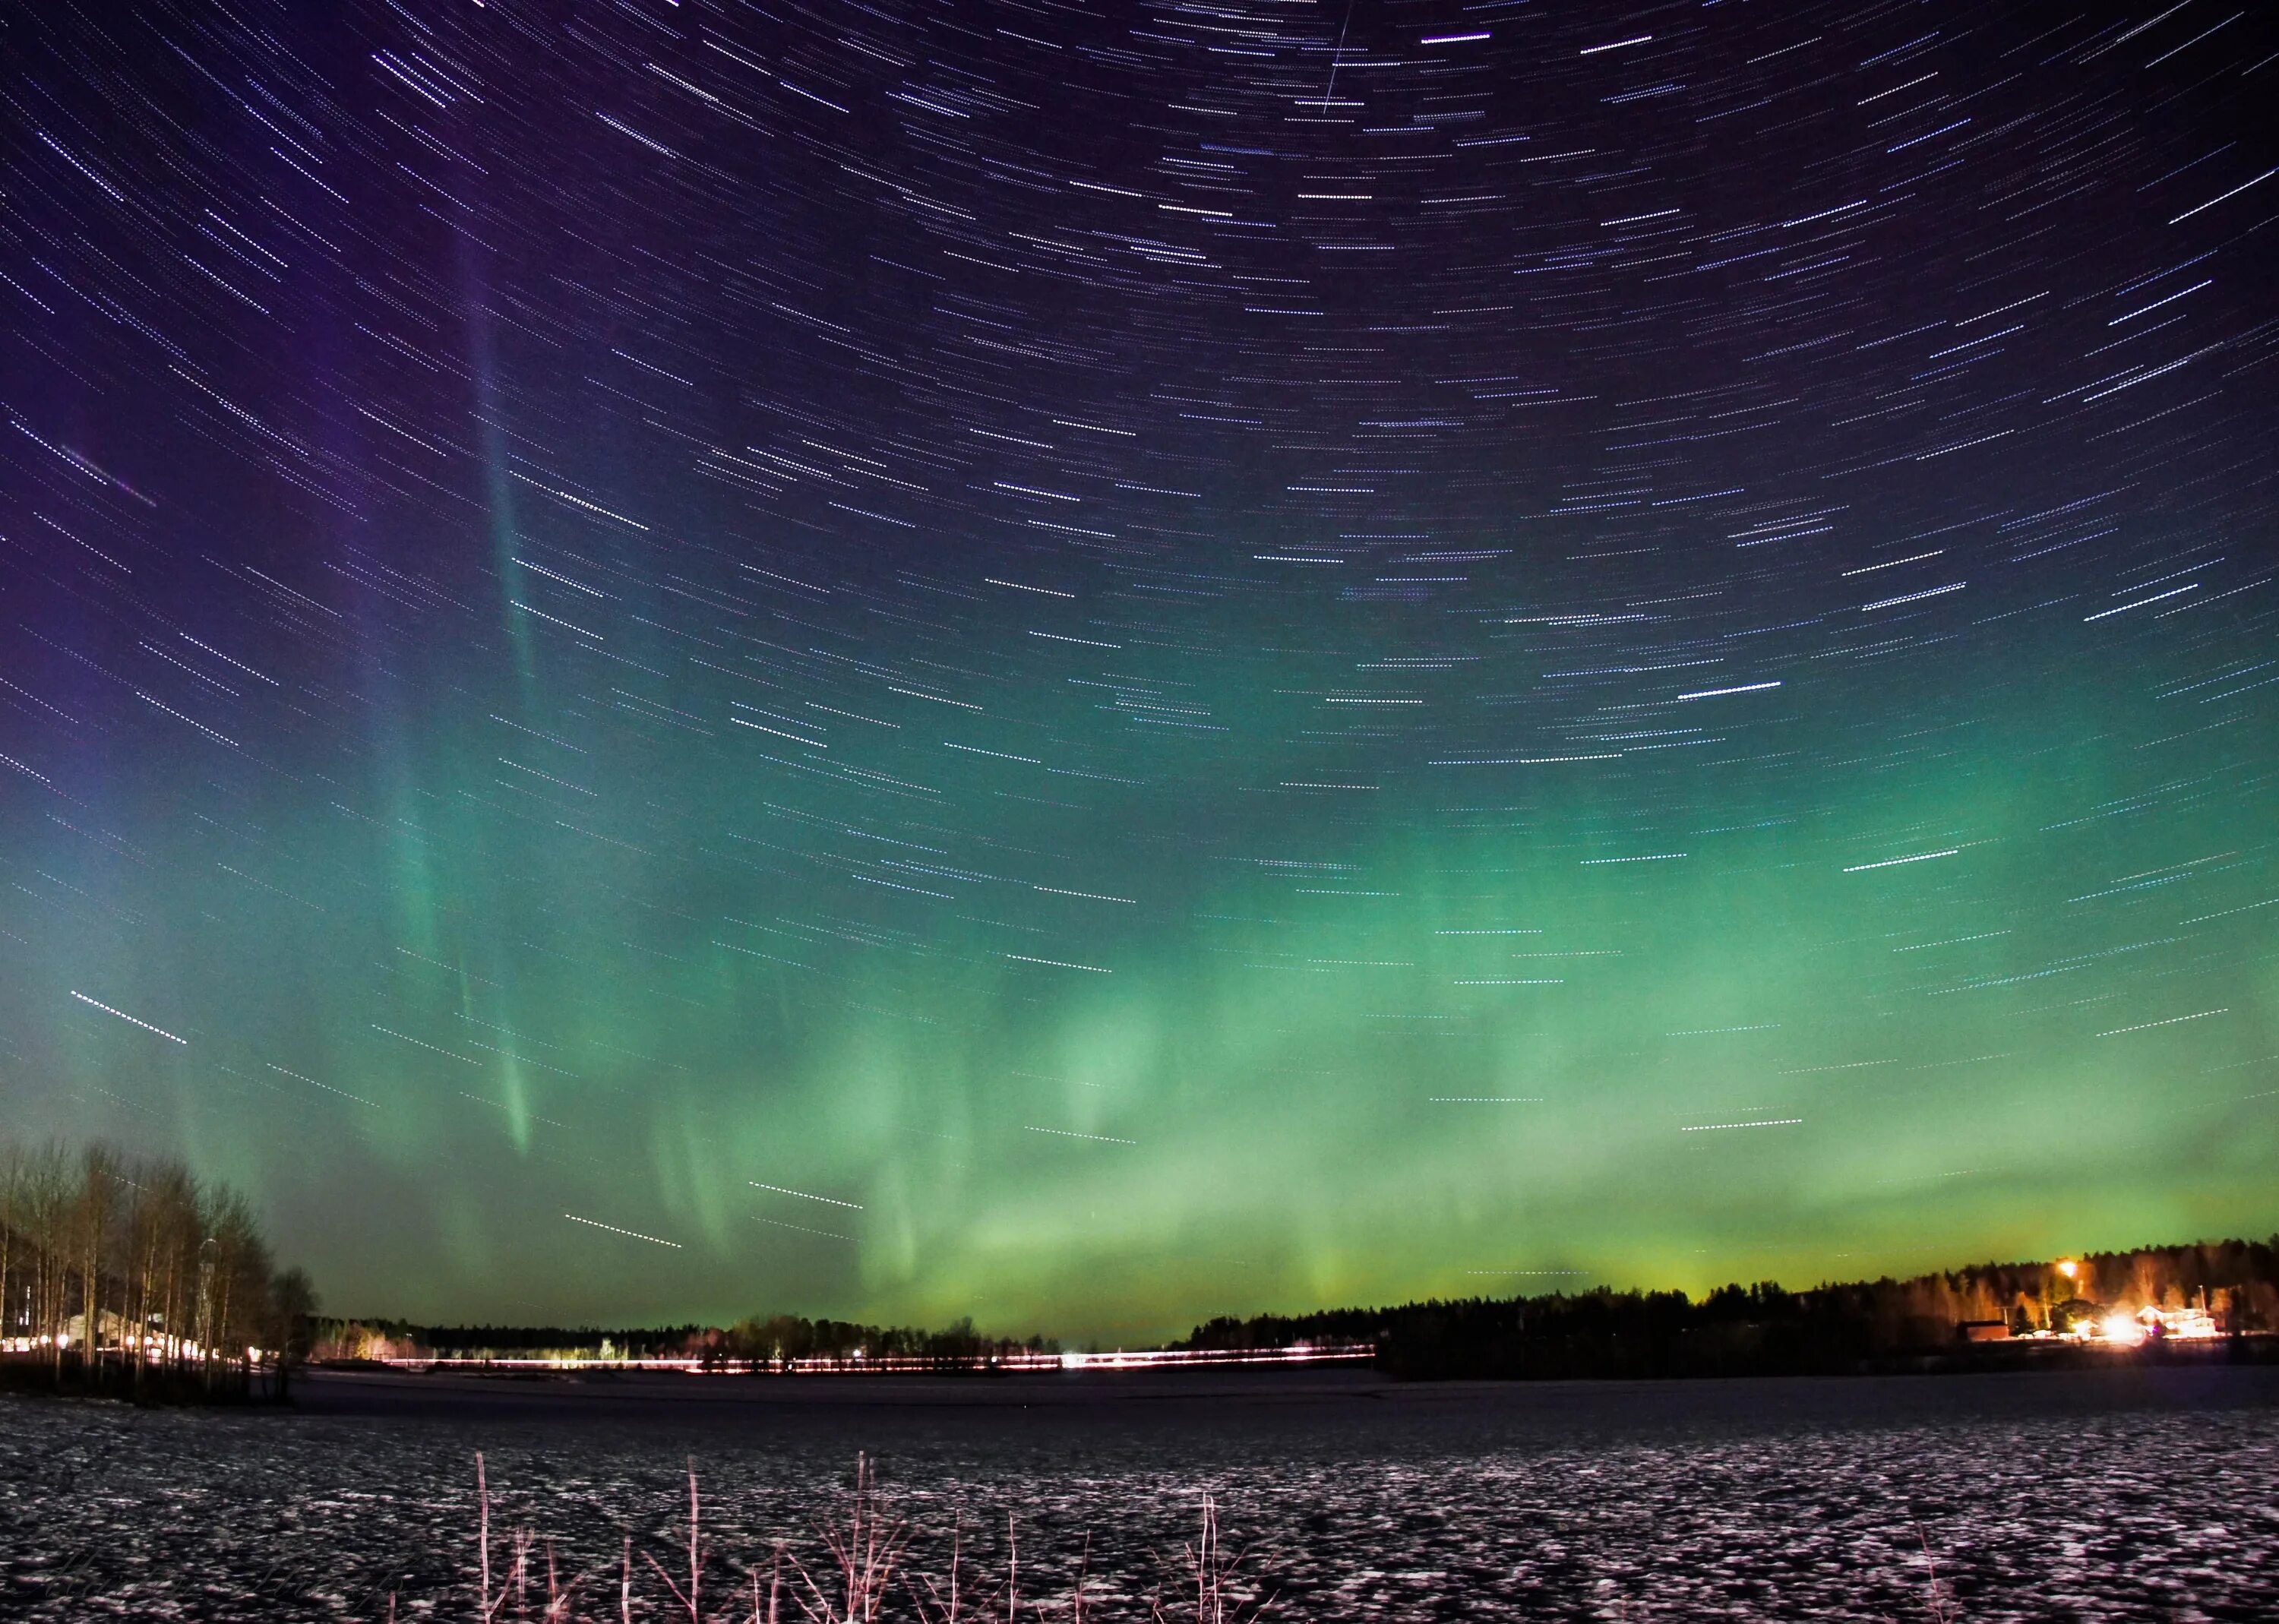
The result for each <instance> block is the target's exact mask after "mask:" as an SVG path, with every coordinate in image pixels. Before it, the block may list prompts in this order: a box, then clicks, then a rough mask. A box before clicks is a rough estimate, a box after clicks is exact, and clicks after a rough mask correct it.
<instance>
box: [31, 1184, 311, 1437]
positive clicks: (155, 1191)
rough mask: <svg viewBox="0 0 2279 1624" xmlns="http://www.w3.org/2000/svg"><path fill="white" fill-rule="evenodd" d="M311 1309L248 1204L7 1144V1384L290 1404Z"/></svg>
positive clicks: (297, 1277)
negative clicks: (292, 1375)
mask: <svg viewBox="0 0 2279 1624" xmlns="http://www.w3.org/2000/svg"><path fill="white" fill-rule="evenodd" d="M315 1306H316V1295H315V1292H314V1291H313V1290H312V1289H311V1286H310V1283H309V1279H308V1276H307V1275H305V1274H303V1272H302V1271H301V1270H299V1269H297V1268H287V1269H280V1268H278V1267H277V1263H276V1260H275V1257H274V1255H273V1254H272V1251H271V1249H270V1245H269V1243H268V1241H267V1239H266V1238H265V1237H264V1236H263V1234H262V1232H261V1226H260V1223H259V1222H258V1221H257V1218H256V1217H255V1215H254V1212H253V1207H252V1206H251V1204H250V1203H249V1202H248V1201H247V1200H246V1199H245V1198H244V1197H243V1196H242V1195H241V1194H240V1193H239V1192H238V1191H235V1190H233V1189H231V1188H230V1187H229V1186H228V1185H226V1184H219V1183H213V1182H209V1181H202V1180H200V1179H199V1178H197V1177H196V1176H195V1175H194V1174H192V1173H191V1171H190V1169H189V1168H188V1166H187V1165H186V1164H185V1163H184V1162H183V1161H181V1160H180V1158H177V1157H173V1156H153V1155H136V1154H133V1153H128V1152H126V1151H123V1150H121V1149H119V1148H118V1147H117V1146H115V1145H109V1144H104V1143H100V1142H98V1143H94V1144H89V1145H81V1146H80V1147H78V1148H77V1149H73V1148H70V1147H67V1146H65V1145H62V1144H59V1143H54V1142H50V1143H46V1144H40V1145H19V1144H15V1143H12V1142H5V1141H0V1379H4V1380H6V1381H7V1382H9V1383H11V1384H14V1385H35V1386H47V1387H52V1388H57V1389H69V1390H88V1391H103V1392H112V1393H120V1394H124V1395H128V1396H134V1397H140V1398H197V1397H213V1398H220V1397H244V1396H249V1395H250V1394H251V1393H252V1392H253V1391H254V1390H255V1388H256V1384H257V1378H259V1380H260V1381H261V1383H263V1384H265V1386H266V1387H267V1389H268V1390H270V1392H271V1393H272V1396H274V1397H278V1398H282V1397H283V1396H284V1390H285V1383H286V1380H287V1376H288V1372H289V1371H290V1369H291V1368H292V1367H293V1365H294V1364H295V1362H296V1360H297V1359H298V1357H299V1356H300V1355H301V1354H302V1353H303V1352H305V1348H306V1334H307V1322H308V1316H309V1315H310V1314H311V1312H313V1310H314V1308H315Z"/></svg>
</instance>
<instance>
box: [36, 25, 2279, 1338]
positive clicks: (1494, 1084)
mask: <svg viewBox="0 0 2279 1624" xmlns="http://www.w3.org/2000/svg"><path fill="white" fill-rule="evenodd" d="M2275 91H2279V29H2275V27H2274V26H2273V22H2272V19H2271V18H2270V17H2269V16H2267V15H2266V14H2263V13H2260V12H2258V11H2253V10H2252V9H2241V8H2237V7H2231V6H2228V5H2226V4H2221V0H2187V3H2186V4H2179V5H2169V6H2167V7H2165V9H2164V8H2163V6H2162V5H2160V4H2152V3H2151V0H2145V3H2144V4H2135V5H2132V6H2129V7H2111V6H2100V5H2087V6H2083V5H2076V4H2043V3H2041V0H2033V3H2030V4H1997V5H1986V6H1978V5H1962V4H1953V3H1951V0H1930V3H1928V4H1891V3H1880V0H1870V3H1868V4H1762V3H1759V4H1739V3H1738V0H1724V3H1723V4H1719V3H1716V0H1712V3H1711V4H1697V3H1695V0H1684V3H1682V4H1679V3H1675V0H1673V3H1671V4H1640V5H1630V4H1602V5H1582V4H1557V3H1554V0H1487V3H1485V4H1455V3H1454V0H1349V3H1348V0H1321V3H1319V4H1315V3H1313V0H1226V3H1224V4H1217V3H1209V0H1195V3H1193V4H1155V3H1150V4H1139V5H1135V6H1132V7H1118V6H1110V5H1101V4H1089V3H1087V4H1077V3H1073V0H1071V3H1068V4H1051V3H1047V0H881V4H875V5H873V4H852V3H848V4H812V3H810V4H767V5H762V4H755V3H752V0H682V3H674V0H618V3H617V4H607V5H603V4H590V5H582V4H581V5H568V4H564V5H550V4H534V3H532V0H487V3H485V0H400V3H395V0H384V3H367V0H344V3H343V4H340V5H336V6H322V7H315V8H311V7H306V6H295V5H289V4H275V3H272V0H244V3H242V4H234V5H231V6H221V5H205V4H158V3H154V4H147V5H140V6H133V7H126V6H103V5H96V6H80V7H58V6H45V5H36V6H19V7H16V8H14V9H12V10H11V11H9V12H7V14H6V15H5V16H4V17H0V187H4V197H5V205H4V208H0V343H4V349H0V356H4V359H0V418H4V432H0V769H4V770H0V878H4V880H5V882H6V889H5V891H4V892H0V1099H4V1103H5V1106H6V1112H5V1115H6V1116H7V1117H8V1118H9V1119H10V1121H11V1123H12V1131H17V1132H21V1133H23V1134H25V1135H47V1134H54V1135H58V1136H63V1137H66V1138H79V1137H86V1136H93V1135H97V1134H102V1135H108V1136H111V1137H114V1138H120V1139H122V1140H125V1141H127V1142H128V1143H130V1144H136V1145H148V1146H150V1147H152V1148H166V1149H180V1150H181V1151H183V1152H185V1153H188V1155H189V1157H190V1158H191V1160H192V1161H193V1162H194V1163H195V1165H196V1167H197V1168H199V1169H200V1170H201V1171H202V1172H203V1173H206V1174H209V1175H211V1176H217V1177H226V1178H229V1179H231V1180H232V1181H234V1182H235V1183H237V1184H241V1185H242V1186H243V1187H246V1188H249V1189H251V1190H254V1191H258V1192H259V1194H260V1199H261V1200H262V1203H263V1205H264V1208H265V1213H266V1214H267V1216H268V1218H269V1221H270V1222H271V1224H272V1228H273V1229H274V1231H275V1232H276V1233H277V1234H279V1236H280V1237H281V1238H282V1239H283V1241H284V1244H285V1245H286V1249H287V1250H288V1252H292V1253H294V1254H295V1260H300V1261H304V1262H306V1263H307V1264H308V1265H309V1266H310V1267H311V1269H312V1270H313V1272H314V1273H315V1274H316V1275H317V1277H318V1280H319V1282H320V1283H321V1284H322V1285H323V1286H324V1287H325V1290H326V1296H327V1299H328V1302H329V1303H330V1304H332V1305H334V1306H339V1307H341V1308H342V1309H345V1310H349V1311H366V1310H369V1311H385V1312H395V1313H401V1314H413V1315H426V1316H431V1317H436V1318H441V1319H453V1318H458V1319H482V1318H487V1319H492V1320H511V1321H528V1322H565V1323H566V1322H571V1321H579V1320H595V1319H606V1320H609V1321H613V1322H618V1323H625V1322H629V1321H637V1320H641V1319H643V1318H654V1319H668V1318H670V1319H687V1318H699V1317H702V1318H715V1319H717V1318H724V1317H733V1316H735V1315H740V1314H746V1313H750V1312H754V1311H756V1310H762V1309H771V1308H782V1309H789V1310H793V1311H796V1312H802V1313H807V1314H840V1315H845V1316H848V1317H854V1318H860V1319H863V1320H880V1321H883V1320H889V1319H896V1320H910V1321H926V1322H936V1321H945V1320H948V1319H950V1318H952V1317H955V1315H958V1314H972V1315H973V1316H974V1317H975V1318H976V1319H977V1320H978V1321H982V1322H983V1323H984V1325H985V1326H987V1327H991V1328H995V1329H1006V1330H1011V1331H1017V1332H1024V1331H1027V1330H1029V1329H1046V1330H1049V1331H1054V1332H1057V1333H1060V1334H1063V1335H1078V1336H1082V1335H1099V1336H1102V1337H1142V1336H1147V1335H1152V1334H1156V1333H1160V1332H1162V1331H1164V1330H1167V1329H1182V1328H1184V1327H1185V1326H1186V1325H1187V1324H1190V1323H1192V1322H1193V1321H1195V1320H1196V1319H1198V1318H1200V1317H1202V1316H1204V1315H1207V1314H1215V1313H1251V1312H1256V1311H1258V1310H1261V1309H1268V1308H1272V1309H1282V1310H1292V1309H1303V1308H1310V1307H1315V1306H1323V1305H1324V1304H1330V1303H1338V1302H1357V1301H1370V1300H1384V1299H1391V1298H1406V1297H1414V1296H1420V1295H1423V1294H1427V1293H1431V1292H1442V1293H1455V1294H1464V1293H1469V1292H1473V1291H1477V1290H1479V1289H1480V1288H1479V1286H1478V1283H1477V1281H1478V1278H1479V1277H1482V1276H1487V1275H1497V1276H1505V1277H1510V1278H1519V1277H1522V1276H1532V1275H1558V1276H1560V1277H1561V1278H1562V1279H1569V1280H1573V1281H1575V1282H1577V1283H1593V1282H1605V1283H1613V1284H1617V1285H1627V1284H1630V1283H1645V1284H1655V1285H1669V1284H1675V1285H1684V1286H1687V1287H1697V1288H1698V1287H1699V1286H1700V1285H1703V1284H1705V1283H1714V1282H1716V1281H1722V1280H1724V1279H1728V1278H1739V1279H1759V1278H1779V1279H1783V1280H1785V1281H1788V1282H1789V1283H1792V1284H1803V1283H1809V1282H1810V1281H1812V1280H1814V1279H1817V1278H1821V1277H1823V1276H1830V1275H1843V1276H1847V1277H1848V1276H1857V1275H1871V1274H1874V1273H1876V1272H1879V1271H1882V1270H1886V1269H1888V1270H1891V1271H1893V1272H1899V1273H1909V1272H1915V1271H1917V1270H1919V1269H1921V1268H1928V1267H1932V1266H1936V1265H1938V1264H1940V1263H1943V1262H1947V1261H1953V1260H1955V1259H1957V1258H1958V1257H1962V1256H1972V1257H1976V1256H1985V1255H2003V1256H2013V1255H2025V1256H2049V1255H2057V1254H2058V1253H2060V1252H2077V1251H2080V1250H2083V1249H2086V1248H2092V1247H2099V1246H2127V1245H2135V1244H2137V1243H2143V1242H2152V1241H2173V1240H2185V1239H2191V1238H2194V1237H2200V1236H2204V1235H2217V1234H2229V1233H2254V1234H2260V1233H2263V1232H2265V1231H2266V1230H2267V1229H2269V1228H2270V1227H2271V1225H2272V1224H2273V1223H2274V1222H2275V1220H2279V1213H2275V1209H2274V1207H2273V1205H2272V1199H2271V1190H2272V1185H2271V1182H2270V1178H2271V1168H2272V1166H2273V1157H2274V1153H2275V1152H2279V1081H2275V1072H2279V970H2275V963H2279V960H2275V948H2279V936H2275V926H2279V867H2275V862H2274V855H2275V848H2274V833H2275V831H2279V783H2275V777H2274V772H2275V767H2279V751H2275V741H2279V727H2275V722H2279V642H2275V631H2279V619H2275V604H2279V588H2275V586H2274V580H2273V578H2274V576H2275V574H2279V537H2275V525H2274V501H2275V479H2279V433H2275V431H2279V366H2275V361H2279V300H2275V296H2274V295H2275V291H2279V265H2275V263H2274V258H2275V253H2274V243H2275V239H2279V232H2275V229H2274V227H2275V224H2279V212H2275V211H2279V184H2274V183H2273V181H2274V177H2275V175H2279V168H2275V167H2274V164H2275V149H2274V143H2273V142H2272V141H2271V139H2270V135H2269V132H2268V127H2267V126H2266V125H2264V124H2263V123H2262V122H2261V121H2260V119H2259V117H2258V116H2257V115H2255V114H2254V112H2253V109H2254V107H2255V106H2257V105H2259V104H2260V103H2263V102H2266V101H2267V100H2268V98H2269V97H2270V96H2272V95H2273V94H2274V93H2275ZM1756 1129H1762V1130H1766V1131H1762V1132H1757V1131H1739V1130H1756ZM565 1218H566V1219H568V1220H569V1222H565V1221H564V1220H565Z"/></svg>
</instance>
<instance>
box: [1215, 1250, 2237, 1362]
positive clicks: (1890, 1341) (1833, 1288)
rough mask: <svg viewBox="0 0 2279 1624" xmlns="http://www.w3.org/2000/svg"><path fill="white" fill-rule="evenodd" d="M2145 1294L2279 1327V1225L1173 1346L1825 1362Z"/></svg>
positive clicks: (1356, 1321) (2105, 1306) (1495, 1358)
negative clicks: (2073, 1253)
mask: <svg viewBox="0 0 2279 1624" xmlns="http://www.w3.org/2000/svg"><path fill="white" fill-rule="evenodd" d="M2068 1268H2070V1270H2071V1272H2070V1273H2068ZM2144 1307H2153V1308H2160V1309H2164V1310H2178V1309H2184V1308H2191V1307H2202V1308H2205V1309H2206V1310H2207V1311H2208V1312H2209V1314H2210V1315H2211V1316H2212V1317H2213V1318H2214V1320H2215V1321H2216V1322H2217V1323H2218V1325H2219V1326H2220V1327H2221V1329H2222V1330H2223V1331H2224V1332H2225V1333H2226V1334H2228V1335H2230V1336H2235V1337H2237V1336H2245V1335H2248V1334H2251V1333H2259V1332H2267V1331H2270V1330H2272V1329H2275V1328H2279V1237H2273V1238H2272V1239H2271V1240H2270V1241H2267V1242H2258V1241H2244V1240H2227V1241H2211V1242H2204V1243H2201V1244H2199V1245H2186V1246H2147V1247H2139V1248H2137V1249H2136V1250H2133V1251H2129V1252H2104V1253H2093V1254H2091V1255H2089V1256H2085V1257H2083V1258H2079V1259H2074V1260H2065V1261H2063V1262H2057V1261H2053V1262H2046V1263H1984V1264H1978V1265H1974V1266H1971V1267H1968V1268H1959V1269H1950V1270H1946V1271H1944V1272H1941V1273H1938V1274H1930V1275H1917V1276H1915V1278H1913V1279H1908V1280H1893V1279H1891V1278H1889V1277H1885V1278H1883V1279H1879V1280H1872V1281H1850V1282H1844V1283H1827V1284H1822V1285H1818V1286H1815V1287H1813V1288H1811V1289H1810V1290H1807V1291H1788V1290H1786V1289H1784V1288H1783V1287H1782V1286H1780V1285H1778V1284H1776V1283H1772V1282H1769V1281H1768V1282H1760V1283H1757V1284H1755V1285H1752V1286H1743V1285H1739V1284H1732V1285H1726V1286H1721V1287H1719V1288H1717V1289H1716V1290H1715V1291H1711V1292H1709V1293H1708V1294H1707V1295H1706V1296H1704V1297H1702V1298H1699V1299H1696V1298H1691V1297H1688V1296H1687V1295H1686V1294H1685V1293H1684V1292H1683V1291H1615V1290H1613V1289H1611V1288H1608V1287H1600V1289H1598V1290H1596V1291H1583V1292H1573V1293H1569V1292H1554V1293H1552V1294H1549V1295H1546V1296H1539V1297H1512V1298H1456V1299H1451V1300H1442V1299H1438V1298H1434V1299H1431V1300H1427V1301H1423V1302H1411V1303H1403V1304H1400V1305H1398V1306H1391V1307H1380V1308H1339V1309H1329V1310H1325V1311H1323V1312H1320V1313H1315V1314H1257V1315H1254V1316H1253V1317H1251V1318H1249V1319H1235V1318H1232V1317H1221V1318H1218V1319H1215V1320H1211V1321H1208V1322H1207V1323H1205V1324H1201V1325H1198V1326H1196V1327H1195V1328H1194V1329H1193V1331H1192V1332H1191V1333H1189V1334H1188V1335H1187V1336H1186V1337H1183V1338H1181V1339H1180V1340H1178V1341H1177V1342H1174V1343H1172V1344H1170V1345H1171V1346H1173V1347H1175V1348H1193V1349H1264V1348H1286V1347H1291V1346H1294V1345H1297V1344H1306V1343H1328V1342H1346V1343H1354V1342H1374V1343H1375V1344H1377V1366H1378V1367H1379V1368H1380V1369H1382V1370H1384V1371H1385V1372H1386V1373H1387V1374H1389V1375H1396V1376H1405V1377H1411V1378H1422V1379H1437V1378H1450V1377H1518V1376H1533V1377H1550V1378H1567V1377H1588V1376H1669V1375H1756V1374H1784V1375H1786V1374H1818V1373H1835V1372H1841V1371H1847V1370H1855V1369H1859V1368H1861V1367H1862V1366H1863V1365H1864V1366H1872V1365H1873V1364H1874V1363H1875V1362H1876V1361H1877V1360H1891V1359H1898V1358H1905V1357H1909V1356H1916V1355H1922V1354H1927V1353H1936V1352H1943V1351H1946V1350H1951V1349H1953V1347H1954V1346H1955V1344H1956V1341H1957V1338H1958V1336H1959V1334H1960V1329H1961V1327H1962V1326H1964V1325H1966V1324H1971V1323H1978V1324H1984V1325H1992V1324H1994V1323H1996V1322H1998V1321H1999V1322H2000V1323H2001V1324H2002V1325H2003V1327H2004V1328H2005V1329H2007V1330H2008V1331H2011V1332H2014V1333H2018V1334H2024V1333H2027V1332H2030V1331H2035V1330H2064V1329H2068V1327H2069V1326H2071V1325H2074V1324H2076V1323H2079V1322H2081V1321H2084V1320H2088V1319H2091V1318H2095V1317H2098V1316H2099V1315H2101V1314H2104V1313H2106V1312H2108V1311H2110V1310H2113V1309H2116V1308H2118V1309H2122V1310H2124V1311H2129V1312H2133V1311H2135V1310H2137V1309H2139V1308H2144Z"/></svg>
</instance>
